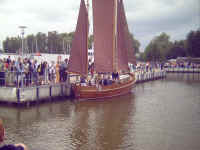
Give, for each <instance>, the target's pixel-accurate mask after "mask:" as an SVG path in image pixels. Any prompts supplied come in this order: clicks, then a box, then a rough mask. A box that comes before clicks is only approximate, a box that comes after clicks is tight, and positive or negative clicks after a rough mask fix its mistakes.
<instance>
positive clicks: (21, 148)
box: [0, 119, 28, 150]
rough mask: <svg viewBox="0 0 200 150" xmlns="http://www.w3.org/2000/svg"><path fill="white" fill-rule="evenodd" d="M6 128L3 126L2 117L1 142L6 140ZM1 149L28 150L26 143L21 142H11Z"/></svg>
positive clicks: (0, 148)
mask: <svg viewBox="0 0 200 150" xmlns="http://www.w3.org/2000/svg"><path fill="white" fill-rule="evenodd" d="M4 136H5V129H4V127H3V121H2V120H1V119H0V143H1V142H3V141H4ZM0 150H28V149H27V147H26V145H24V144H22V143H19V144H9V145H4V146H2V147H0Z"/></svg>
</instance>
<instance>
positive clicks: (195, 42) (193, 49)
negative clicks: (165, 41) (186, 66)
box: [187, 29, 200, 57]
mask: <svg viewBox="0 0 200 150" xmlns="http://www.w3.org/2000/svg"><path fill="white" fill-rule="evenodd" d="M187 50H188V51H187V52H188V55H189V56H191V57H200V29H198V30H197V31H191V32H190V33H189V34H188V35H187Z"/></svg>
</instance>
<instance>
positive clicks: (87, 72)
mask: <svg viewBox="0 0 200 150" xmlns="http://www.w3.org/2000/svg"><path fill="white" fill-rule="evenodd" d="M86 5H87V6H86V7H87V20H88V22H87V63H86V64H87V65H86V68H87V70H86V74H88V68H89V67H88V64H89V62H88V42H89V41H88V40H89V39H88V35H89V0H87V4H86Z"/></svg>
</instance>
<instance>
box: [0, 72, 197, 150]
mask: <svg viewBox="0 0 200 150" xmlns="http://www.w3.org/2000/svg"><path fill="white" fill-rule="evenodd" d="M0 118H3V120H4V123H5V128H6V140H5V143H7V144H8V143H18V142H23V143H25V144H26V145H28V147H29V149H30V150H200V75H198V74H196V75H191V74H190V75H189V74H169V75H168V77H167V79H164V80H158V81H152V82H148V83H143V84H138V85H137V86H136V87H135V88H133V91H132V94H129V95H126V96H121V97H117V98H113V99H111V100H109V101H98V102H91V101H84V102H70V101H62V102H55V103H46V104H41V105H38V106H34V107H31V108H13V107H7V106H0Z"/></svg>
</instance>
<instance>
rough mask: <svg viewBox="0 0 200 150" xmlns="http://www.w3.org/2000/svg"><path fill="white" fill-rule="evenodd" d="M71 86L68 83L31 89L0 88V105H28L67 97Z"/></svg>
mask: <svg viewBox="0 0 200 150" xmlns="http://www.w3.org/2000/svg"><path fill="white" fill-rule="evenodd" d="M70 94H71V86H70V84H69V83H59V84H51V85H41V86H33V87H24V88H16V87H1V88H0V103H6V104H19V105H24V104H25V105H29V104H30V103H37V102H41V101H44V100H54V99H55V98H57V97H60V98H62V97H69V96H70Z"/></svg>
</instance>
